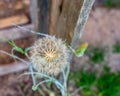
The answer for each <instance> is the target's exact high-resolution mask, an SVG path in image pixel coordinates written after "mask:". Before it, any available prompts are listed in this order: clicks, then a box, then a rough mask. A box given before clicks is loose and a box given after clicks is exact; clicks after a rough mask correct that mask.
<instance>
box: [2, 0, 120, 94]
mask: <svg viewBox="0 0 120 96" xmlns="http://www.w3.org/2000/svg"><path fill="white" fill-rule="evenodd" d="M32 8H33V5H32V4H31V2H30V0H0V37H5V38H7V39H9V40H10V39H13V38H14V40H15V43H16V44H17V45H18V46H19V47H21V48H23V49H24V48H26V47H29V46H30V45H32V44H33V42H34V40H35V35H34V34H30V33H29V32H25V31H24V30H21V29H18V28H16V27H15V26H14V24H16V25H20V26H23V27H24V28H27V29H30V30H34V29H35V27H36V26H34V22H33V21H34V20H33V17H34V12H33V9H34V8H33V9H32ZM13 35H14V36H13ZM81 42H88V44H89V46H88V48H87V51H86V52H85V55H84V56H83V57H81V58H77V57H73V60H72V63H71V66H72V69H71V73H70V78H69V79H70V80H69V82H68V86H69V87H68V91H69V92H74V91H75V89H78V88H80V90H79V91H77V92H76V94H75V96H120V82H119V81H120V0H96V1H95V3H94V6H93V8H92V11H91V13H90V16H89V18H88V21H87V24H86V25H85V29H84V32H83V35H82V38H80V42H79V43H80V44H81ZM78 46H79V45H78ZM11 49H12V46H11V45H9V44H8V43H7V42H4V41H3V40H0V50H4V51H7V52H11ZM14 54H15V55H17V56H19V57H20V58H23V59H26V58H25V56H24V55H22V54H20V53H18V52H15V53H14ZM27 68H28V66H26V65H24V64H23V63H21V62H19V61H16V60H14V59H13V58H12V57H9V56H7V55H4V54H1V53H0V96H42V95H39V94H40V93H41V90H42V91H43V92H45V96H48V94H47V92H46V90H45V89H43V88H42V87H40V89H39V90H38V92H33V91H32V89H31V86H32V82H31V78H30V77H29V76H26V77H25V78H19V79H17V77H18V76H19V75H20V74H21V73H23V72H24V71H27ZM53 90H55V91H56V93H58V90H57V89H56V88H54V87H53Z"/></svg>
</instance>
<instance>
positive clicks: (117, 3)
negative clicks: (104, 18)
mask: <svg viewBox="0 0 120 96" xmlns="http://www.w3.org/2000/svg"><path fill="white" fill-rule="evenodd" d="M105 5H106V6H108V7H120V0H105Z"/></svg>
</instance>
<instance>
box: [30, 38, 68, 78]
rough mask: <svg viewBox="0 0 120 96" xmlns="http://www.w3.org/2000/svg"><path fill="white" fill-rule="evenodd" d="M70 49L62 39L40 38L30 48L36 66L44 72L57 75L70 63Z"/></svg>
mask: <svg viewBox="0 0 120 96" xmlns="http://www.w3.org/2000/svg"><path fill="white" fill-rule="evenodd" d="M68 57H69V50H68V48H67V47H66V45H65V43H64V42H63V41H62V40H61V39H57V38H55V37H51V38H48V37H44V38H41V39H38V40H37V41H36V42H35V43H34V45H33V48H32V49H31V50H30V59H31V62H32V63H33V66H34V68H35V69H36V70H37V71H39V72H42V73H45V74H48V75H52V76H57V75H58V74H59V73H60V72H61V70H62V69H63V68H65V67H66V66H67V65H68Z"/></svg>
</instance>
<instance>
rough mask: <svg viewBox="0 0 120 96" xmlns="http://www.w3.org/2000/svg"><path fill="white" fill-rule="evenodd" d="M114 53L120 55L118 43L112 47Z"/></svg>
mask: <svg viewBox="0 0 120 96" xmlns="http://www.w3.org/2000/svg"><path fill="white" fill-rule="evenodd" d="M114 52H115V53H120V43H116V44H115V45H114Z"/></svg>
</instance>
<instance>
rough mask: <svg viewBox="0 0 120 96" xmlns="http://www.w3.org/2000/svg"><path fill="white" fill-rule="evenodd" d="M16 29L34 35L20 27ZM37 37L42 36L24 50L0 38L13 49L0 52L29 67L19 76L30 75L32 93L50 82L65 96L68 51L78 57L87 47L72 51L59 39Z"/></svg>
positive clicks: (12, 42) (68, 63)
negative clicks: (17, 54)
mask: <svg viewBox="0 0 120 96" xmlns="http://www.w3.org/2000/svg"><path fill="white" fill-rule="evenodd" d="M16 27H17V28H21V29H22V30H25V31H29V32H32V33H35V32H34V31H31V30H28V29H25V28H24V27H21V26H16ZM38 35H42V36H43V37H42V38H40V39H38V40H36V41H35V42H34V44H33V46H30V47H29V48H26V49H22V48H20V47H18V46H17V45H16V44H15V42H14V41H13V40H11V41H10V40H7V39H6V38H1V39H2V40H4V41H6V42H8V43H9V44H10V45H12V46H13V49H12V51H11V54H10V53H7V52H5V51H3V50H0V52H1V53H4V54H6V55H9V56H12V57H13V58H15V59H18V60H20V61H22V62H23V63H25V64H27V65H28V66H29V69H30V71H29V72H26V73H23V74H22V75H21V76H23V75H31V77H32V81H33V87H32V89H33V90H34V91H36V90H37V89H38V87H39V86H40V85H42V84H43V83H48V82H51V83H54V84H55V85H56V87H57V88H58V89H59V90H60V92H61V94H62V96H67V79H68V75H69V71H70V62H69V60H68V59H69V57H70V50H71V51H73V52H76V53H75V55H76V56H77V55H78V57H80V56H82V55H83V53H84V51H85V49H86V46H87V45H86V43H85V44H82V46H81V47H80V48H79V49H76V50H74V49H73V48H72V47H70V46H68V45H66V42H65V41H63V40H62V39H60V38H56V37H54V36H50V35H47V34H40V33H39V34H38ZM84 45H85V46H84ZM14 50H15V51H17V52H20V53H21V54H24V55H25V56H26V57H27V58H28V61H26V60H24V59H21V58H19V57H17V56H16V55H14V54H13V53H14V52H13V51H14ZM60 75H61V76H62V81H61V80H60V79H58V77H59V76H60ZM38 77H39V79H41V78H44V79H43V81H41V82H38V80H37V79H38Z"/></svg>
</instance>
